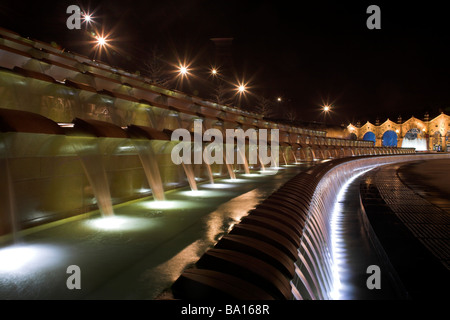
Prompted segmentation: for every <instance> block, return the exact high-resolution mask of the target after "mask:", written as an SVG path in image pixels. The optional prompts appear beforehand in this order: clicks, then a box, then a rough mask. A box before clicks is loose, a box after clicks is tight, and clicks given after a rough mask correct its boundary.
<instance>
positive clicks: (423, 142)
mask: <svg viewBox="0 0 450 320" xmlns="http://www.w3.org/2000/svg"><path fill="white" fill-rule="evenodd" d="M402 148H415V149H416V151H427V139H422V138H416V139H407V138H406V137H405V139H403V141H402Z"/></svg>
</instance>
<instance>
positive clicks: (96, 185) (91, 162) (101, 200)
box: [72, 138, 119, 217]
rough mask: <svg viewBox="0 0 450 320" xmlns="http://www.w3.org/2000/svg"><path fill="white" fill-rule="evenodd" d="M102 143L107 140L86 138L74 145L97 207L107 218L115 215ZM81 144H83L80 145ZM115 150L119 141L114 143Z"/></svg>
mask: <svg viewBox="0 0 450 320" xmlns="http://www.w3.org/2000/svg"><path fill="white" fill-rule="evenodd" d="M102 141H103V142H104V143H106V140H105V139H101V140H99V139H95V138H86V139H83V140H82V141H80V140H78V141H75V142H74V143H73V145H72V147H73V148H74V150H75V152H76V153H77V154H78V156H79V158H80V160H81V164H82V166H83V169H84V172H85V174H86V177H87V178H88V180H89V184H90V185H91V187H92V191H93V193H94V196H95V199H97V205H98V208H99V210H100V212H101V214H102V215H103V216H105V217H110V216H113V215H114V210H113V205H112V201H111V193H110V189H109V181H108V176H107V174H106V170H105V165H104V163H103V162H104V159H103V157H104V155H103V154H102V152H101V147H102V145H101V144H102ZM78 142H81V143H78ZM114 142H115V143H114V145H115V146H114V147H113V149H116V147H117V144H118V143H119V142H118V141H114Z"/></svg>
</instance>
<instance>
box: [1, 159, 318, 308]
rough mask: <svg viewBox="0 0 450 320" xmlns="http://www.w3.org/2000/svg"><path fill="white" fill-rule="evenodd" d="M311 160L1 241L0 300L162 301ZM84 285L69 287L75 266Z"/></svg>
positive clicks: (142, 202)
mask: <svg viewBox="0 0 450 320" xmlns="http://www.w3.org/2000/svg"><path fill="white" fill-rule="evenodd" d="M309 167H310V165H308V164H301V165H297V166H285V167H283V168H281V169H279V170H278V171H272V172H271V171H270V170H268V171H266V172H259V173H252V174H250V175H248V174H247V175H245V174H242V175H239V174H238V175H237V179H236V180H231V179H216V180H215V183H214V184H209V183H204V184H199V185H198V191H191V190H190V189H189V188H183V189H178V190H172V191H169V192H166V194H165V196H166V201H154V200H153V198H151V197H149V198H144V199H140V200H136V201H132V202H128V203H125V204H121V205H116V206H115V207H114V216H113V217H107V218H103V217H102V216H101V215H100V214H98V213H92V214H89V215H83V216H79V217H78V218H77V219H70V220H68V221H65V222H63V223H58V224H52V225H48V226H47V227H45V226H44V227H40V228H38V229H36V230H35V231H34V232H28V233H26V234H25V233H23V234H21V235H20V236H19V239H18V241H17V242H16V243H15V244H14V245H8V246H6V245H2V246H0V299H156V298H158V296H160V295H161V293H163V292H164V291H165V290H167V289H168V288H170V286H171V284H172V283H173V282H174V281H175V280H176V279H177V278H178V277H179V275H180V274H181V273H182V271H183V270H184V269H185V268H186V267H188V266H190V265H192V264H194V263H195V262H196V261H197V260H198V259H199V258H200V256H201V255H202V254H203V253H204V252H205V251H206V250H207V249H208V248H210V247H211V246H213V245H214V244H215V243H216V242H217V241H218V239H220V237H221V236H223V235H224V234H226V233H227V232H228V231H229V230H230V229H231V228H232V226H233V225H234V224H236V223H238V222H239V221H240V219H241V218H242V217H243V216H245V215H246V214H247V212H248V211H249V210H251V209H252V208H254V207H255V206H256V205H257V204H258V203H260V202H261V201H263V200H264V199H265V198H266V197H267V196H269V195H270V194H271V193H272V192H273V191H274V190H276V189H277V188H279V187H280V186H281V185H282V184H283V183H285V182H286V181H288V180H289V179H290V178H292V177H293V176H294V175H296V174H298V173H299V172H301V171H303V170H306V169H308V168H309ZM72 265H75V266H78V267H79V270H80V272H79V273H77V275H79V278H78V280H79V281H78V283H79V284H80V287H81V289H68V286H67V281H69V282H71V281H72V276H74V275H75V274H72V273H71V272H68V267H69V266H72Z"/></svg>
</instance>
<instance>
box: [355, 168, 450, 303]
mask: <svg viewBox="0 0 450 320" xmlns="http://www.w3.org/2000/svg"><path fill="white" fill-rule="evenodd" d="M449 168H450V160H427V161H415V162H409V163H407V164H395V165H388V166H385V167H381V168H379V169H376V170H373V171H371V172H369V173H368V174H366V175H365V177H363V179H362V180H361V188H360V190H361V200H362V204H363V206H364V209H365V212H366V217H367V218H368V220H369V221H370V225H371V228H373V231H374V233H375V234H376V238H375V241H379V242H380V245H381V246H382V248H383V250H382V251H381V252H382V253H383V252H384V253H385V254H386V255H387V259H385V263H384V264H385V267H387V268H389V266H392V267H393V269H391V271H392V272H394V274H393V279H398V280H400V282H401V283H399V285H400V286H404V292H406V296H405V297H406V298H412V299H436V298H438V299H443V298H444V297H447V299H448V297H449V294H448V288H447V286H448V285H449V284H450V264H449V262H450V210H449V209H450V200H449V199H450V192H449V191H450V190H449V189H450V188H449V184H448V181H450V172H449ZM380 267H381V266H380ZM382 268H383V267H382ZM394 269H395V271H393V270H394ZM395 273H396V274H395Z"/></svg>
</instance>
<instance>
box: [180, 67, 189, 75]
mask: <svg viewBox="0 0 450 320" xmlns="http://www.w3.org/2000/svg"><path fill="white" fill-rule="evenodd" d="M178 69H179V70H178V72H179V73H180V75H182V76H186V75H187V74H188V67H187V66H185V65H180V66H179V67H178Z"/></svg>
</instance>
